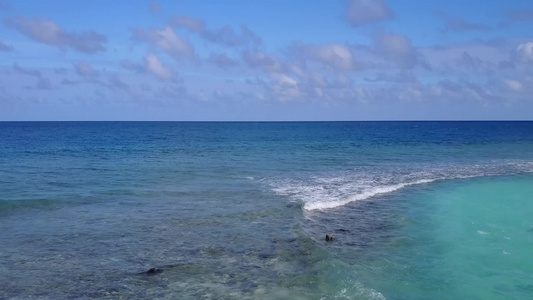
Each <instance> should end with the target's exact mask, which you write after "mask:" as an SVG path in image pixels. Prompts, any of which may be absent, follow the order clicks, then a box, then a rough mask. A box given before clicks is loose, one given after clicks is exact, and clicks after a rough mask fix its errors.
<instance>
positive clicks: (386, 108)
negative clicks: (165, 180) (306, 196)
mask: <svg viewBox="0 0 533 300" xmlns="http://www.w3.org/2000/svg"><path fill="white" fill-rule="evenodd" d="M0 19H1V21H0V121H23V120H39V121H41V120H42V121H48V120H59V121H65V120H82V121H85V120H87V121H90V120H95V121H99V120H156V121H158V120H160V121H166V120H168V121H173V120H176V121H329V120H331V121H335V120H347V121H350V120H533V1H529V0H506V1H500V0H470V1H457V0H447V1H444V0H433V1H411V0H328V1H325V0H291V1H285V0H283V1H282V0H227V1H219V0H217V1H215V0H205V1H201V0H179V1H175V0H169V1H163V0H160V1H149V0H148V1H142V0H136V1H130V0H128V1H126V0H113V1H107V0H105V1H104V0H91V1H82V0H68V1H67V0H54V1H51V0H50V1H47V0H43V1H34V0H16V1H14V0H13V1H9V0H0Z"/></svg>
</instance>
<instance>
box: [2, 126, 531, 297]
mask: <svg viewBox="0 0 533 300" xmlns="http://www.w3.org/2000/svg"><path fill="white" fill-rule="evenodd" d="M0 140H1V141H2V143H0V298H3V299H27V298H34V299H65V298H76V299H94V298H100V299H131V298H137V299H529V298H531V297H533V284H532V282H533V278H532V277H533V262H532V260H531V259H530V258H529V256H530V255H529V254H530V253H532V250H533V249H532V247H533V246H532V245H533V221H531V220H532V219H531V218H530V217H529V216H530V215H531V212H532V211H533V198H532V197H533V196H531V195H533V123H532V122H331V123H330V122H323V123H321V122H318V123H180V122H168V123H167V122H161V123H157V122H156V123H151V122H147V123H143V122H95V123H93V122H87V123H84V122H80V123H77V122H58V123H55V122H44V123H40V122H35V123H32V122H20V123H17V122H14V123H11V122H4V123H0ZM326 234H328V235H331V236H333V237H334V241H333V242H326V241H325V235H326ZM150 268H157V269H158V272H157V273H156V274H148V273H146V272H147V271H148V270H149V269H150Z"/></svg>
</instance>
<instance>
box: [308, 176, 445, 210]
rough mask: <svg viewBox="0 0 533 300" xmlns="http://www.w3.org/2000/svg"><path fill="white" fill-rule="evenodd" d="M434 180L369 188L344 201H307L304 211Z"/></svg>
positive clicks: (330, 206)
mask: <svg viewBox="0 0 533 300" xmlns="http://www.w3.org/2000/svg"><path fill="white" fill-rule="evenodd" d="M432 181H435V180H431V179H421V180H418V181H415V182H409V183H399V184H395V185H390V186H377V187H374V188H370V189H368V190H366V191H364V192H362V193H360V194H356V195H353V196H351V197H348V198H346V199H344V200H336V201H335V200H334V201H308V202H306V203H305V205H304V207H303V208H304V209H305V210H322V209H330V208H335V207H339V206H343V205H346V204H348V203H350V202H354V201H359V200H365V199H369V198H372V197H374V196H377V195H381V194H388V193H392V192H395V191H397V190H399V189H402V188H404V187H406V186H410V185H415V184H423V183H429V182H432Z"/></svg>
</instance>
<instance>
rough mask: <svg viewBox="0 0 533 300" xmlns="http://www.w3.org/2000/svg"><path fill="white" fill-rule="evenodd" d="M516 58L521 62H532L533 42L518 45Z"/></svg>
mask: <svg viewBox="0 0 533 300" xmlns="http://www.w3.org/2000/svg"><path fill="white" fill-rule="evenodd" d="M516 57H517V59H518V60H519V61H521V62H533V42H527V43H523V44H520V45H518V47H516Z"/></svg>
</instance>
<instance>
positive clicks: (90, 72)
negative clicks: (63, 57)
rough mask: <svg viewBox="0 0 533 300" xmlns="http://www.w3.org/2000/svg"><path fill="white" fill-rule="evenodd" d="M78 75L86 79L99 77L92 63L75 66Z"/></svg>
mask: <svg viewBox="0 0 533 300" xmlns="http://www.w3.org/2000/svg"><path fill="white" fill-rule="evenodd" d="M74 68H75V69H76V73H77V74H78V75H80V76H84V77H95V76H98V71H96V70H95V69H93V67H92V66H91V64H90V63H88V62H86V61H80V62H78V63H76V64H75V65H74Z"/></svg>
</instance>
